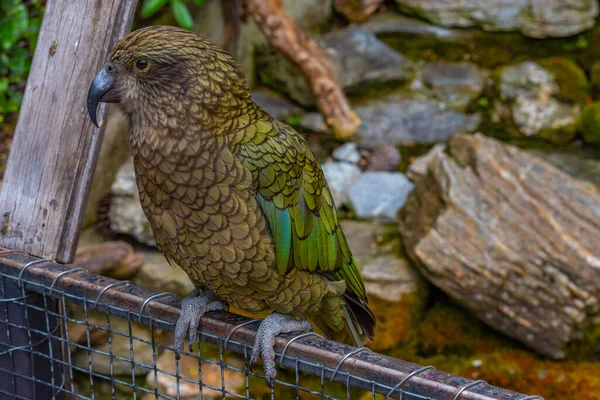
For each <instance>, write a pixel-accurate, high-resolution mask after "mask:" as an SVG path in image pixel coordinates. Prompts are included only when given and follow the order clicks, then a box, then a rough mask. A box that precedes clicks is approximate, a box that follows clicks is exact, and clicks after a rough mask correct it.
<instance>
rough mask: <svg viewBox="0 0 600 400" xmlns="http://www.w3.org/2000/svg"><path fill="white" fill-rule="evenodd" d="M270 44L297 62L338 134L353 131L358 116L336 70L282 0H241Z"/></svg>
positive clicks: (328, 121) (336, 134) (325, 116)
mask: <svg viewBox="0 0 600 400" xmlns="http://www.w3.org/2000/svg"><path fill="white" fill-rule="evenodd" d="M243 3H244V7H245V10H247V12H248V14H249V15H251V16H252V17H253V18H254V20H255V21H256V23H257V24H258V26H259V27H260V28H261V30H262V31H263V32H264V34H265V35H266V36H267V38H268V40H269V43H270V44H271V46H272V47H273V48H274V49H276V50H278V51H280V52H281V53H283V54H284V55H285V56H286V57H287V58H288V59H289V60H291V61H292V62H294V63H295V64H297V65H298V66H299V67H300V69H301V70H302V73H303V74H304V77H305V78H306V80H307V82H308V84H309V86H310V89H311V90H312V92H313V93H314V95H315V97H316V101H317V108H318V109H319V111H320V112H321V114H322V115H323V119H324V120H325V123H327V125H328V126H329V127H330V129H331V130H332V131H333V133H334V135H335V136H336V137H338V138H344V137H348V136H350V135H352V134H353V133H354V132H355V131H356V129H357V128H358V126H359V125H360V119H359V118H358V116H357V115H356V114H355V113H354V111H352V108H351V107H350V103H349V102H348V99H347V98H346V95H345V94H344V92H343V91H342V88H341V85H340V82H339V80H338V76H337V72H336V70H335V68H334V67H333V65H332V64H331V63H330V62H329V60H328V59H327V57H326V56H325V53H324V52H323V50H322V49H321V48H320V47H319V45H318V44H317V43H315V42H314V41H313V40H312V39H310V38H309V37H308V35H307V34H306V33H305V32H304V31H303V30H302V29H300V27H298V25H296V23H295V22H294V20H293V19H292V17H291V16H290V15H289V14H288V13H287V12H286V11H285V8H284V7H283V5H282V3H281V0H243Z"/></svg>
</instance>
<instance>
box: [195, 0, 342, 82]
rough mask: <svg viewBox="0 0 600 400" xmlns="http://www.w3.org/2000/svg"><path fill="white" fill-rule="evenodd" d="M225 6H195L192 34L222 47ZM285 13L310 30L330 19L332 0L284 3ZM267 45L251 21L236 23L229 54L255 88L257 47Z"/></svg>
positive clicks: (216, 0)
mask: <svg viewBox="0 0 600 400" xmlns="http://www.w3.org/2000/svg"><path fill="white" fill-rule="evenodd" d="M224 4H225V6H227V3H224V2H223V1H221V0H207V1H206V2H205V4H203V5H202V6H198V7H194V8H193V9H194V28H193V29H194V31H195V32H196V33H199V34H201V35H203V36H205V37H206V38H208V39H209V40H211V41H213V42H215V43H217V44H219V45H221V46H223V45H224V32H225V21H224V18H223V15H224V9H223V7H224ZM283 5H284V7H285V9H286V11H287V12H288V13H289V14H290V15H291V16H292V18H294V21H296V23H298V25H300V26H301V27H302V28H304V29H307V30H309V31H310V30H311V29H312V28H318V27H320V26H322V25H324V24H325V23H327V21H329V19H330V18H331V16H332V13H333V4H332V0H305V1H297V0H283ZM266 45H267V40H266V38H265V36H264V34H263V33H262V31H261V30H260V28H258V26H257V25H256V23H255V22H254V20H253V19H252V18H249V19H248V21H247V22H246V23H240V24H239V32H238V34H237V35H236V38H235V40H234V41H233V43H232V48H231V49H229V50H230V53H231V54H232V55H233V57H234V58H235V59H236V61H237V62H238V63H239V65H240V67H241V69H242V72H243V73H244V75H245V76H246V79H247V80H248V83H249V84H250V86H251V87H252V86H254V77H255V75H256V74H255V62H254V56H255V53H256V51H257V49H258V48H259V47H263V46H266Z"/></svg>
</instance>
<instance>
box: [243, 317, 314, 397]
mask: <svg viewBox="0 0 600 400" xmlns="http://www.w3.org/2000/svg"><path fill="white" fill-rule="evenodd" d="M311 331H312V326H311V324H310V323H309V322H308V321H307V320H298V319H295V318H294V317H292V316H289V315H285V314H280V313H277V312H274V313H273V314H271V315H269V316H268V317H267V318H265V320H264V321H263V322H262V323H261V324H260V326H259V327H258V333H257V334H256V339H255V340H254V347H253V348H252V355H251V357H250V369H252V364H254V362H256V360H258V359H259V358H262V359H263V369H264V371H265V380H266V381H267V385H269V387H271V388H272V387H273V383H274V381H275V376H276V375H277V370H276V369H275V348H274V347H275V337H276V336H278V335H280V334H282V333H291V332H298V333H304V332H311Z"/></svg>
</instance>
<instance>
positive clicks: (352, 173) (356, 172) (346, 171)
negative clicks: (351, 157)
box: [321, 162, 361, 208]
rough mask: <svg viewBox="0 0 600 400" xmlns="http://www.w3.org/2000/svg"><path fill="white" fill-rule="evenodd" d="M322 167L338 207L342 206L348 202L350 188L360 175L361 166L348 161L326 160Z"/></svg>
mask: <svg viewBox="0 0 600 400" xmlns="http://www.w3.org/2000/svg"><path fill="white" fill-rule="evenodd" d="M321 167H322V169H323V174H325V179H327V183H328V184H329V188H330V189H331V194H332V195H333V201H334V202H335V205H336V207H338V208H340V207H342V206H343V205H345V204H347V203H348V188H349V187H350V185H352V184H353V183H354V182H355V181H356V180H357V179H358V177H359V176H360V173H361V171H360V168H358V167H357V166H356V165H354V164H350V163H347V162H326V163H325V164H322V165H321Z"/></svg>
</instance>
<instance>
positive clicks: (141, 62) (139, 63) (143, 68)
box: [135, 58, 150, 72]
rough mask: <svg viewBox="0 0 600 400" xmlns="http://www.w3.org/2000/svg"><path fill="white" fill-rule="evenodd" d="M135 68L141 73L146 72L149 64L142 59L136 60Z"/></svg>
mask: <svg viewBox="0 0 600 400" xmlns="http://www.w3.org/2000/svg"><path fill="white" fill-rule="evenodd" d="M135 67H136V68H137V69H139V70H140V71H142V72H146V71H148V70H149V69H150V64H149V63H148V61H147V60H144V59H143V58H140V59H139V60H137V61H136V62H135Z"/></svg>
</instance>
